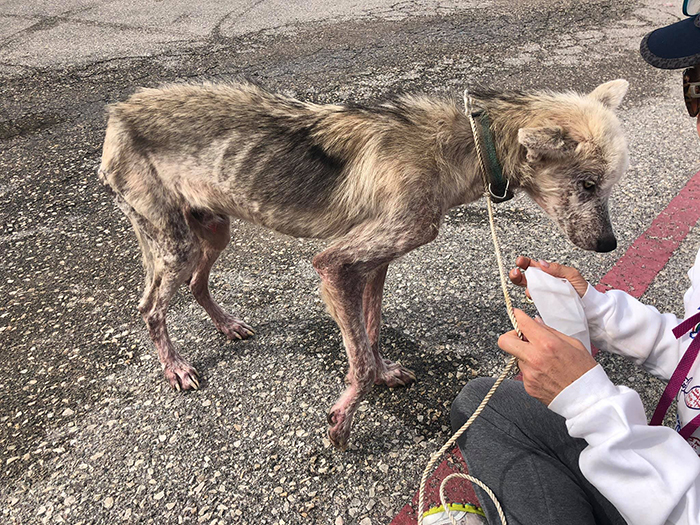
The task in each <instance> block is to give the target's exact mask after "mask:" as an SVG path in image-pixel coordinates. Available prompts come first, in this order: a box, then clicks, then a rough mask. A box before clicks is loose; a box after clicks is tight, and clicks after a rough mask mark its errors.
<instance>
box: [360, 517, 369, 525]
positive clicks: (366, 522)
mask: <svg viewBox="0 0 700 525" xmlns="http://www.w3.org/2000/svg"><path fill="white" fill-rule="evenodd" d="M360 525H372V520H371V519H369V518H364V519H362V520H360Z"/></svg>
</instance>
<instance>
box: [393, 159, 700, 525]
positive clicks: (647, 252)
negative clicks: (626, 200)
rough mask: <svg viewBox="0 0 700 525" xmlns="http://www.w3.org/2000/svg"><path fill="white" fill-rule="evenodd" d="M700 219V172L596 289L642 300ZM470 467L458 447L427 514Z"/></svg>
mask: <svg viewBox="0 0 700 525" xmlns="http://www.w3.org/2000/svg"><path fill="white" fill-rule="evenodd" d="M699 219H700V171H699V172H697V173H696V174H695V175H693V177H692V178H691V179H690V180H689V181H688V183H687V184H686V185H685V186H684V187H683V189H682V190H681V191H680V193H679V194H678V195H676V197H674V198H673V200H671V202H670V203H669V204H668V206H666V208H665V209H664V210H663V211H662V212H661V213H659V215H658V216H657V217H656V219H654V221H653V222H652V223H651V226H649V228H647V230H646V231H645V232H644V233H642V234H641V235H640V236H639V237H637V239H636V240H635V241H634V243H633V244H632V246H630V247H629V248H628V249H627V251H626V252H625V254H624V255H623V256H622V257H620V259H618V260H617V262H616V263H615V265H614V266H613V267H612V268H611V269H610V271H609V272H608V273H606V274H605V275H604V276H603V278H602V279H601V280H600V283H599V284H598V285H597V286H596V289H598V290H599V291H601V292H604V291H606V290H610V289H612V288H615V289H617V290H623V291H625V292H627V293H629V294H630V295H632V296H633V297H636V298H639V297H641V296H642V295H643V294H644V292H645V291H646V290H647V289H648V288H649V285H650V284H651V282H652V281H653V280H654V278H655V277H656V275H657V274H658V273H659V272H660V271H661V270H662V269H663V267H664V266H666V264H667V263H668V261H669V259H670V258H671V256H672V255H673V253H674V252H675V251H676V250H677V249H678V246H680V244H681V242H683V240H684V239H685V237H686V236H687V235H688V232H689V231H690V229H691V228H692V227H693V226H695V224H696V223H697V222H698V220H699ZM466 471H467V466H466V464H465V463H464V460H463V459H462V455H461V453H460V452H459V449H458V448H457V447H455V448H454V449H452V450H451V451H450V452H449V453H448V454H447V458H446V459H445V460H444V461H443V462H442V463H440V465H439V466H438V467H437V468H436V469H435V472H433V474H432V475H431V476H430V477H429V478H428V482H427V484H426V491H425V492H426V497H425V502H426V503H425V510H427V509H429V508H430V507H437V506H439V505H440V496H439V490H440V483H441V482H442V480H443V479H445V478H446V477H447V476H448V475H449V474H451V473H453V472H466ZM445 492H446V496H447V499H448V500H449V501H454V502H458V503H474V504H476V505H478V504H479V502H478V500H477V498H476V495H475V494H474V490H473V489H472V488H471V484H469V483H467V482H466V481H464V480H456V481H455V482H454V483H453V484H452V485H450V486H449V487H448V488H447V490H446V491H445ZM417 507H418V492H416V494H415V496H413V500H412V501H411V503H408V504H406V505H405V506H404V507H403V508H402V509H401V511H400V512H399V513H398V514H397V515H396V517H395V518H394V519H393V520H392V522H391V525H415V524H416V523H417V522H418V519H417V516H416V510H415V509H416V508H417Z"/></svg>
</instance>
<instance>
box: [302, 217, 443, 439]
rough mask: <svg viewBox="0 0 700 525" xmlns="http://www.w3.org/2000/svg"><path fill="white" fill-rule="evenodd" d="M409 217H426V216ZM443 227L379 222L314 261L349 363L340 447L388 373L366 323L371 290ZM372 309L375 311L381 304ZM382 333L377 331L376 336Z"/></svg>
mask: <svg viewBox="0 0 700 525" xmlns="http://www.w3.org/2000/svg"><path fill="white" fill-rule="evenodd" d="M410 216H411V217H425V216H426V214H425V213H422V214H420V213H418V214H415V215H413V214H410ZM438 224H439V219H435V220H434V221H431V220H425V219H424V220H423V221H421V222H420V223H416V222H413V223H411V224H403V225H399V224H394V225H392V226H393V227H392V228H387V227H386V224H385V222H384V221H378V222H377V223H375V224H367V225H364V226H363V227H361V228H359V229H358V230H357V231H356V232H354V233H351V234H350V235H349V236H348V237H346V238H344V239H342V240H340V241H339V242H338V243H336V244H335V245H333V246H331V247H330V248H328V249H327V250H325V251H324V252H322V253H320V254H318V255H317V256H316V257H314V260H313V265H314V268H315V269H316V271H317V272H318V274H319V275H320V276H321V280H322V285H321V292H322V294H323V298H324V300H325V301H326V304H327V305H328V309H329V311H330V313H331V315H332V316H333V318H334V319H335V320H336V322H337V323H338V326H339V327H340V331H341V334H342V336H343V343H344V345H345V350H346V352H347V354H348V362H349V368H348V374H347V377H346V382H347V384H348V386H347V388H346V390H345V392H343V394H342V395H341V396H340V399H338V401H336V403H335V404H334V405H333V407H332V408H331V410H330V412H329V414H328V423H329V424H330V428H329V429H328V436H329V438H330V440H331V442H332V443H333V444H334V445H335V446H336V447H339V448H345V446H346V444H347V441H348V438H349V436H350V430H351V427H352V419H353V416H354V414H355V412H356V411H357V407H358V405H359V403H360V401H361V400H362V398H363V397H364V396H365V395H366V394H367V393H368V392H369V391H370V390H371V388H372V385H373V384H374V383H375V381H376V380H377V378H378V377H379V376H380V375H381V374H382V373H383V370H382V368H380V367H378V362H377V360H376V359H375V356H374V353H373V350H372V345H371V344H370V339H369V335H368V333H367V328H366V326H365V319H364V318H363V297H364V296H365V289H366V286H367V284H368V283H369V282H370V278H371V277H372V276H373V274H375V272H377V270H378V269H379V268H381V267H383V266H386V265H388V264H389V263H390V262H391V261H392V260H394V259H396V258H398V257H400V256H402V255H404V254H405V253H407V252H409V251H410V250H412V249H414V248H416V247H418V246H421V245H422V244H425V243H427V242H430V241H431V240H433V239H434V238H435V236H436V235H437V232H438ZM374 277H375V279H374V286H375V287H379V285H380V284H382V283H383V279H384V275H383V273H382V272H380V273H376V274H375V275H374ZM370 290H371V289H370ZM368 294H369V295H372V296H373V297H375V296H376V294H371V293H370V292H368ZM373 306H374V308H376V307H377V306H380V304H376V303H375V304H374V305H373ZM375 318H376V317H375ZM373 322H374V321H373ZM370 328H371V327H370ZM377 328H378V327H377ZM378 333H379V332H378V330H377V331H376V335H377V336H378ZM409 382H410V381H409Z"/></svg>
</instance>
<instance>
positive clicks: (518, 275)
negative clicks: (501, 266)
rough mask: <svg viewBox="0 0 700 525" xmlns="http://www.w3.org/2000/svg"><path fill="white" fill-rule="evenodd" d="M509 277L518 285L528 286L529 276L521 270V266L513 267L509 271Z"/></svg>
mask: <svg viewBox="0 0 700 525" xmlns="http://www.w3.org/2000/svg"><path fill="white" fill-rule="evenodd" d="M508 278H509V279H510V281H511V282H512V283H513V284H514V285H516V286H524V287H526V288H527V277H525V274H524V273H523V272H521V271H520V268H513V269H512V270H511V271H510V272H509V273H508Z"/></svg>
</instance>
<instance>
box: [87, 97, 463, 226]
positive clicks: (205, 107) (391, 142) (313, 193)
mask: <svg viewBox="0 0 700 525" xmlns="http://www.w3.org/2000/svg"><path fill="white" fill-rule="evenodd" d="M426 104H433V105H432V106H430V107H428V106H426ZM440 111H447V113H451V112H453V111H454V110H453V107H452V106H450V105H446V104H442V105H441V104H440V103H437V102H430V103H428V102H427V101H424V100H421V99H410V100H409V99H406V100H404V103H403V104H398V105H384V106H377V107H373V108H357V107H346V106H338V105H319V104H312V103H305V102H300V101H298V100H295V99H292V98H289V97H285V96H281V95H277V94H271V93H268V92H266V91H264V90H262V89H260V88H258V87H257V86H254V85H251V84H245V83H241V84H219V85H215V84H204V85H188V84H184V85H174V86H167V87H164V88H160V89H144V90H141V91H139V92H137V93H136V94H134V95H133V96H131V97H130V98H129V99H128V100H127V101H125V102H123V103H119V104H116V105H114V106H112V107H111V108H110V116H109V123H108V128H107V134H106V139H105V146H104V151H103V158H102V166H101V169H100V173H101V176H102V177H103V179H104V180H105V182H107V183H108V184H109V185H110V186H112V187H113V188H114V189H115V190H116V191H117V192H119V193H120V194H121V195H122V196H123V197H124V198H125V199H126V200H127V201H129V202H130V203H131V204H132V205H133V207H134V208H135V209H136V210H138V211H139V213H141V214H143V215H144V216H146V217H148V218H149V220H153V221H154V222H156V223H157V222H159V219H158V218H157V217H152V215H154V213H156V212H157V211H158V210H159V209H161V208H162V207H163V206H165V207H166V208H171V207H176V206H179V205H182V204H186V205H188V206H190V207H192V208H198V209H204V210H209V211H212V212H213V213H219V214H223V215H228V216H235V217H239V218H243V219H246V220H249V221H252V222H255V223H258V224H262V225H264V226H267V227H270V228H272V229H275V230H277V231H280V232H282V233H287V234H290V235H294V236H299V237H322V238H325V237H338V236H341V235H344V234H345V233H347V232H348V231H349V230H350V229H352V228H353V227H355V226H356V225H357V224H360V223H362V222H365V221H367V220H368V219H371V218H372V217H376V216H378V215H380V214H381V213H382V210H384V209H386V207H387V200H386V199H387V196H391V198H398V197H404V196H405V195H406V192H405V191H402V190H401V189H400V188H397V186H400V185H402V184H410V185H411V186H413V187H415V180H410V181H409V180H407V178H411V177H415V176H416V173H409V172H408V171H407V170H405V169H403V166H411V167H412V169H413V171H414V172H417V171H420V175H421V176H422V177H424V178H426V183H427V184H433V185H434V184H435V183H436V181H431V180H430V175H431V174H435V173H437V170H436V167H435V165H434V155H433V154H432V152H431V151H430V148H431V146H432V143H431V139H432V138H433V136H434V134H435V129H434V127H435V122H444V121H445V118H443V115H442V114H441V113H440ZM449 116H450V117H453V115H449ZM398 163H402V164H403V166H400V165H398ZM397 196H398V197H397ZM152 198H160V199H161V200H162V202H158V203H156V202H148V200H149V199H152Z"/></svg>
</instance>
